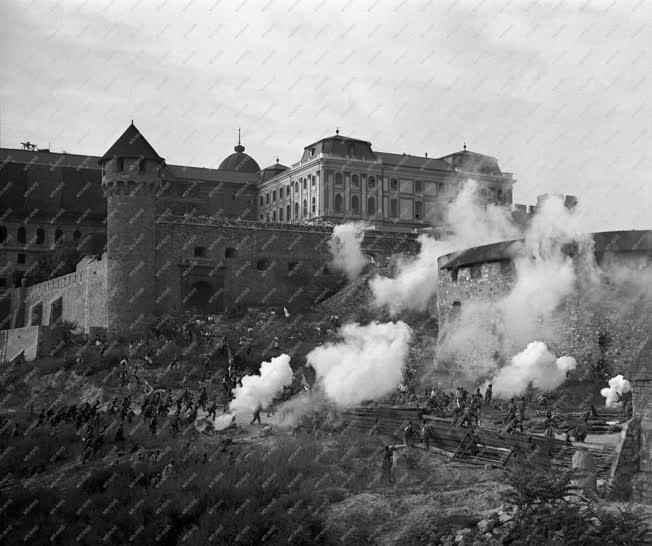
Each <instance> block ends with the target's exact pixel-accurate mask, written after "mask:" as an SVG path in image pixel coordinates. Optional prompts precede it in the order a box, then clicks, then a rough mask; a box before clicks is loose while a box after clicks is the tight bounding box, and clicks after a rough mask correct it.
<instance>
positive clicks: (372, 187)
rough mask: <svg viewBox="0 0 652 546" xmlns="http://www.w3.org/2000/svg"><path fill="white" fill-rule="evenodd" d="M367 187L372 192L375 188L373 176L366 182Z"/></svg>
mask: <svg viewBox="0 0 652 546" xmlns="http://www.w3.org/2000/svg"><path fill="white" fill-rule="evenodd" d="M367 187H368V188H369V189H370V190H373V189H375V188H376V179H375V178H374V177H373V176H370V177H369V179H368V180H367Z"/></svg>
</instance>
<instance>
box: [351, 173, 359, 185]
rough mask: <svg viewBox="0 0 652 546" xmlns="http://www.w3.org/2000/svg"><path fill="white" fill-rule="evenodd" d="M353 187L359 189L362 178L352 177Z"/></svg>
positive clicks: (354, 175) (355, 175)
mask: <svg viewBox="0 0 652 546" xmlns="http://www.w3.org/2000/svg"><path fill="white" fill-rule="evenodd" d="M351 185H352V186H353V187H354V188H359V187H360V177H359V176H358V175H357V174H353V175H351Z"/></svg>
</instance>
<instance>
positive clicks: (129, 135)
mask: <svg viewBox="0 0 652 546" xmlns="http://www.w3.org/2000/svg"><path fill="white" fill-rule="evenodd" d="M132 150H133V151H132ZM114 157H120V158H126V159H138V158H141V157H142V158H144V159H153V160H155V161H159V162H161V163H165V159H163V158H162V157H161V156H160V155H159V154H158V152H157V151H156V150H155V149H154V147H153V146H152V145H151V144H150V143H149V142H148V141H147V139H146V138H145V136H144V135H143V133H141V132H140V131H139V129H138V127H136V126H135V125H134V122H133V120H132V121H131V125H129V127H127V128H126V129H125V131H124V132H123V133H122V134H121V135H120V136H119V137H118V139H117V140H116V141H115V142H114V143H113V145H112V146H111V147H110V148H109V149H108V150H107V151H106V153H105V154H104V155H103V156H102V158H101V159H100V161H99V163H100V164H102V163H104V162H105V161H109V160H111V159H113V158H114Z"/></svg>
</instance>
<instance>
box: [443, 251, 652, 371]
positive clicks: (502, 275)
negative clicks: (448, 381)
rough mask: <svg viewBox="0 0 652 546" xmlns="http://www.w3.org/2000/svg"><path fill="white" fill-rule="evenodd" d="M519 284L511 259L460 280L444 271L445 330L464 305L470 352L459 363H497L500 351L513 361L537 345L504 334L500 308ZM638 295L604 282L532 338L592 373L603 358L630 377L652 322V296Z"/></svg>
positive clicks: (466, 272) (465, 270)
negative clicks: (528, 346)
mask: <svg viewBox="0 0 652 546" xmlns="http://www.w3.org/2000/svg"><path fill="white" fill-rule="evenodd" d="M635 263H636V264H638V261H636V262H635ZM514 279H515V273H514V272H513V269H512V268H511V267H510V266H509V263H508V260H507V259H506V261H504V262H502V263H501V262H499V261H494V262H489V263H483V264H478V266H476V267H475V269H472V267H471V266H464V267H461V268H460V269H459V270H458V271H457V280H456V281H454V280H453V271H452V270H449V269H441V270H440V272H439V287H438V300H437V309H438V316H439V322H440V331H446V330H447V327H448V325H449V323H451V316H452V314H453V313H455V312H456V311H455V308H454V303H456V302H459V304H460V305H461V307H460V308H458V309H457V312H459V310H460V309H461V312H462V317H463V323H462V326H463V327H464V329H465V330H464V336H465V343H464V346H465V349H464V351H462V353H459V352H456V354H455V358H456V359H457V361H458V362H459V363H461V361H463V360H465V359H468V360H469V362H473V363H477V362H487V361H491V360H492V358H493V357H494V355H495V353H496V351H499V352H501V354H502V355H503V356H504V357H505V358H509V357H511V356H513V355H514V354H516V353H517V352H519V351H521V350H523V349H524V348H525V345H526V344H527V343H528V342H530V341H535V339H529V338H528V337H522V336H521V337H519V336H518V335H516V334H515V333H514V332H511V331H504V329H503V330H501V328H502V326H504V325H503V321H502V317H501V312H500V309H499V306H498V305H497V304H498V302H499V301H500V300H501V299H502V298H503V297H504V296H506V295H507V294H508V293H509V291H510V289H511V288H512V286H513V283H514ZM637 290H638V289H635V288H633V287H632V286H631V285H630V284H628V283H624V284H623V285H619V284H618V283H609V282H602V283H601V284H600V285H599V289H597V288H596V286H595V285H593V286H590V287H589V286H587V287H586V289H584V288H580V289H579V291H578V292H577V293H576V294H574V295H573V296H571V297H568V298H566V299H565V300H564V301H563V302H561V304H560V305H559V306H558V307H557V308H556V309H555V311H554V312H553V313H552V315H551V316H550V317H546V318H545V320H543V321H541V323H540V324H539V325H538V326H537V327H536V328H535V332H533V333H532V335H534V336H535V337H536V338H537V339H536V340H538V341H543V342H545V343H546V344H547V345H548V347H549V348H550V349H551V351H553V352H554V353H556V354H557V355H562V354H564V355H566V354H567V355H571V356H573V357H575V358H576V359H577V361H578V363H579V364H580V365H581V366H583V365H586V366H584V367H583V368H582V369H585V370H588V367H589V366H593V365H595V364H597V363H598V361H599V360H600V359H603V360H604V361H605V362H606V363H607V365H608V366H609V368H610V369H611V370H612V371H613V372H614V373H623V374H625V375H626V376H627V373H628V370H629V369H630V368H631V366H632V362H633V359H634V357H635V355H636V354H637V351H638V349H639V347H640V344H641V341H642V340H643V339H645V337H646V336H647V335H648V332H649V323H648V322H646V321H645V320H643V318H644V317H645V316H646V313H649V309H650V306H651V304H652V302H650V298H649V293H648V295H647V297H638V294H639V293H638V292H637ZM459 328H460V323H456V324H455V325H454V326H453V327H452V328H451V331H450V332H448V333H447V339H450V340H454V336H455V331H456V330H459ZM600 333H606V335H607V337H606V346H605V347H601V346H600V343H599V340H600ZM519 334H522V332H520V333H519ZM447 343H448V344H449V345H452V342H447ZM458 345H459V344H458ZM445 349H446V346H444V347H442V354H445Z"/></svg>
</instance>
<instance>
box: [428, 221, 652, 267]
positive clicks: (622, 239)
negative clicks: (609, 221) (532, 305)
mask: <svg viewBox="0 0 652 546" xmlns="http://www.w3.org/2000/svg"><path fill="white" fill-rule="evenodd" d="M592 237H593V250H594V253H595V254H596V255H597V256H600V255H602V254H604V253H607V252H646V253H652V230H646V229H643V230H628V231H600V232H597V233H593V234H592ZM522 250H523V241H522V240H515V241H501V242H499V243H492V244H488V245H481V246H475V247H471V248H466V249H463V250H459V251H457V252H451V253H450V254H446V255H444V256H441V257H440V258H439V259H438V265H439V269H454V268H456V267H463V266H469V265H474V264H480V263H484V262H496V261H501V260H509V259H511V258H513V257H514V256H517V255H519V253H521V252H522Z"/></svg>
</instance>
